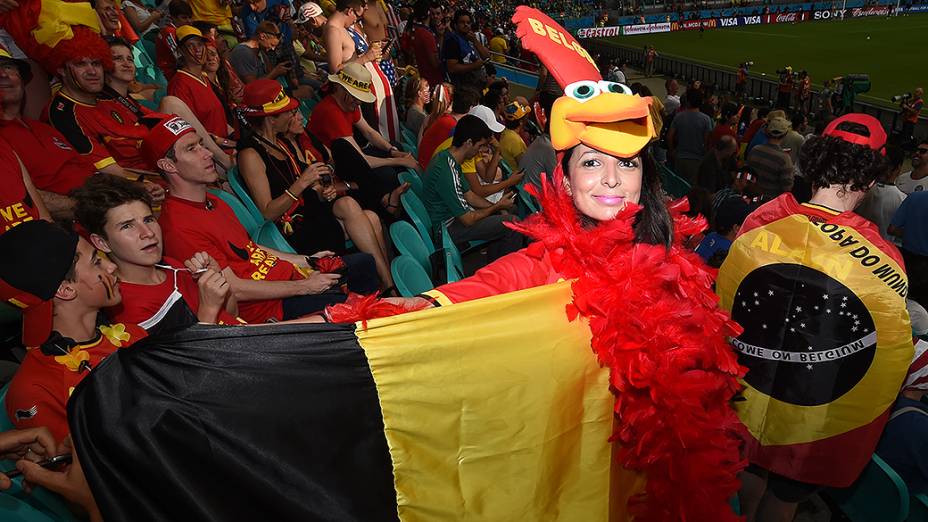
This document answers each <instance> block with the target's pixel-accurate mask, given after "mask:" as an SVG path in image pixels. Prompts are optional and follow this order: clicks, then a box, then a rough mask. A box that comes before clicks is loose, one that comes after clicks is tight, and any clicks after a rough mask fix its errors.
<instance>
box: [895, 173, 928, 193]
mask: <svg viewBox="0 0 928 522" xmlns="http://www.w3.org/2000/svg"><path fill="white" fill-rule="evenodd" d="M896 186H897V187H899V190H901V191H903V192H905V193H906V194H911V193H913V192H921V191H923V190H928V176H925V177H924V178H922V179H912V171H911V170H910V171H908V172H906V173H904V174H900V175H899V177H898V178H896Z"/></svg>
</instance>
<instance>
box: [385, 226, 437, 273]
mask: <svg viewBox="0 0 928 522" xmlns="http://www.w3.org/2000/svg"><path fill="white" fill-rule="evenodd" d="M390 239H391V240H393V244H394V245H396V249H397V250H399V251H400V254H402V255H404V256H409V257H411V258H413V259H415V260H416V261H417V262H418V263H419V264H420V265H422V268H423V269H424V270H425V271H426V273H429V272H431V270H432V266H431V263H430V262H429V251H428V249H427V248H426V247H425V242H424V241H423V240H422V236H420V235H419V233H418V232H416V229H415V228H413V226H412V225H410V224H409V223H407V222H405V221H397V222H395V223H393V224H392V225H390Z"/></svg>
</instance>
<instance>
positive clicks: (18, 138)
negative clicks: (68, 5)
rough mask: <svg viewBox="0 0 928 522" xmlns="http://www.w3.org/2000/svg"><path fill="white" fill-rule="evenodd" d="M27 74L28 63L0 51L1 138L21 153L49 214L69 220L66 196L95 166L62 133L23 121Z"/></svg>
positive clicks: (25, 119) (71, 204) (30, 121)
mask: <svg viewBox="0 0 928 522" xmlns="http://www.w3.org/2000/svg"><path fill="white" fill-rule="evenodd" d="M28 71H29V67H28V64H27V63H26V62H25V61H23V60H15V59H13V58H12V57H11V56H10V55H9V53H8V52H7V51H6V50H5V49H3V48H2V47H0V138H2V139H4V140H6V142H7V143H9V144H10V146H12V147H13V149H14V150H18V151H20V153H21V154H20V155H19V159H20V161H22V162H23V165H24V166H25V167H26V170H27V171H28V172H29V173H30V175H31V177H32V180H33V182H34V183H35V186H36V188H38V189H39V195H40V196H41V198H42V200H43V201H44V202H45V204H46V206H47V207H48V209H49V212H51V214H52V215H53V216H55V217H62V218H68V217H70V215H71V209H72V207H73V201H71V199H70V198H69V197H67V194H68V193H69V192H71V191H72V190H73V189H75V188H77V187H79V186H81V185H82V184H83V183H84V180H86V179H87V178H88V177H89V176H90V175H91V174H93V171H94V169H93V165H91V164H89V163H87V162H86V161H84V158H83V157H81V155H80V154H78V153H77V152H76V151H75V150H74V148H73V147H71V145H70V144H69V143H68V141H67V140H66V139H65V137H64V136H62V135H61V133H60V132H58V131H57V130H55V129H54V128H52V127H50V126H49V125H47V124H45V123H42V122H40V121H36V120H30V119H27V118H25V117H23V113H22V109H23V104H24V100H25V89H24V87H23V85H24V83H25V81H27V80H28V78H29V76H28ZM24 72H25V73H26V75H25V76H24V75H23V73H24Z"/></svg>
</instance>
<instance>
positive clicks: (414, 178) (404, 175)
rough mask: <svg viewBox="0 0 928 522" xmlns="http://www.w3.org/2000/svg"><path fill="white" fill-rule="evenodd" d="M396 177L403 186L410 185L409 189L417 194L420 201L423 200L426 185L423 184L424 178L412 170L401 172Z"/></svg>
mask: <svg viewBox="0 0 928 522" xmlns="http://www.w3.org/2000/svg"><path fill="white" fill-rule="evenodd" d="M396 177H397V179H398V180H399V182H400V183H401V184H402V183H409V187H410V188H411V189H412V191H413V192H415V193H416V196H418V197H419V199H422V196H424V195H425V184H424V183H423V182H422V176H420V175H419V174H418V173H416V171H414V170H412V169H406V170H401V171H400V173H399V174H397V176H396Z"/></svg>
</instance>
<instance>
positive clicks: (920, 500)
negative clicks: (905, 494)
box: [905, 493, 928, 522]
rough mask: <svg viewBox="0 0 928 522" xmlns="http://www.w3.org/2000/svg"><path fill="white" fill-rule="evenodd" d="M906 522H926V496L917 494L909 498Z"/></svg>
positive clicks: (927, 502)
mask: <svg viewBox="0 0 928 522" xmlns="http://www.w3.org/2000/svg"><path fill="white" fill-rule="evenodd" d="M905 520H906V522H928V495H925V494H924V493H919V494H918V495H913V496H911V497H909V518H907V519H905Z"/></svg>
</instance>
